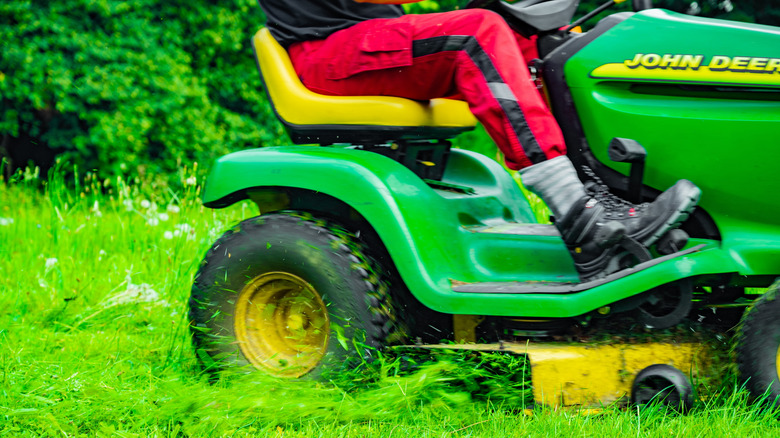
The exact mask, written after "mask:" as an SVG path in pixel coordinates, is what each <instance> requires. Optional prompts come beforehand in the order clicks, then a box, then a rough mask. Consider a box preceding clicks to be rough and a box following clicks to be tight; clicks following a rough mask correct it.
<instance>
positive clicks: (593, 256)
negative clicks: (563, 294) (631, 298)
mask: <svg viewBox="0 0 780 438" xmlns="http://www.w3.org/2000/svg"><path fill="white" fill-rule="evenodd" d="M607 213H608V211H607V210H606V209H605V207H604V205H602V204H601V203H600V202H598V201H597V200H596V199H594V198H587V197H586V198H581V199H580V200H578V201H577V202H576V203H575V204H574V205H573V206H572V208H571V209H570V210H569V212H568V213H567V214H565V215H564V216H563V218H561V219H560V220H557V221H556V222H555V225H556V227H557V228H558V231H560V233H561V237H562V238H563V242H564V243H565V244H566V247H567V248H568V249H569V252H570V253H571V256H572V259H574V266H575V268H576V269H577V272H578V273H579V274H580V280H581V281H583V282H585V281H588V280H593V279H596V278H599V277H602V276H604V275H606V274H608V272H606V271H605V269H606V268H607V266H608V264H609V262H610V260H611V259H612V258H613V257H614V256H615V254H616V252H617V247H616V246H615V245H616V244H617V243H618V242H620V240H621V239H622V238H623V236H625V234H626V227H625V225H623V224H622V223H620V222H618V221H607V220H605V218H606V217H607Z"/></svg>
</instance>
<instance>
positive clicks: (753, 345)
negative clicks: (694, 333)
mask: <svg viewBox="0 0 780 438" xmlns="http://www.w3.org/2000/svg"><path fill="white" fill-rule="evenodd" d="M779 290H780V279H778V280H777V281H775V283H774V284H773V285H772V286H771V287H770V288H769V290H767V291H766V292H765V293H764V294H763V295H762V296H761V297H759V298H758V299H756V300H755V301H754V302H753V304H752V305H751V306H750V307H749V308H748V310H747V311H746V312H745V314H744V315H743V316H742V322H741V323H740V325H739V329H738V331H737V344H736V348H735V352H736V356H737V368H738V370H739V376H740V378H741V379H742V381H743V382H744V383H745V387H746V388H747V389H748V391H750V394H751V395H752V396H753V397H755V398H762V397H764V396H765V397H766V400H767V401H768V402H770V403H773V404H775V405H778V404H780V318H779V317H778V316H780V299H778V298H780V297H778V291H779Z"/></svg>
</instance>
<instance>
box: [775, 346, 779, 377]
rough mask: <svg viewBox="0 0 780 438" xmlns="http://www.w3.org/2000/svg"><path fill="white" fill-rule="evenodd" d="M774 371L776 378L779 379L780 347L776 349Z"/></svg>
mask: <svg viewBox="0 0 780 438" xmlns="http://www.w3.org/2000/svg"><path fill="white" fill-rule="evenodd" d="M775 369H776V371H777V376H778V377H780V346H778V347H777V354H776V355H775Z"/></svg>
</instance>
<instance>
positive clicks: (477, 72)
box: [289, 9, 566, 170]
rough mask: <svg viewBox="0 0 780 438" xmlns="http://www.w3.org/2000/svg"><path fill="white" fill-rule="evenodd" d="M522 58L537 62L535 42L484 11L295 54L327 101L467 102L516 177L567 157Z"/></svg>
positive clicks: (350, 36)
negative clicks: (349, 98) (348, 97)
mask: <svg viewBox="0 0 780 438" xmlns="http://www.w3.org/2000/svg"><path fill="white" fill-rule="evenodd" d="M521 46H522V47H521ZM523 52H525V53H526V56H529V57H536V49H535V47H534V44H533V41H529V40H527V39H524V38H522V37H518V36H517V35H515V33H514V32H512V30H511V29H510V28H509V26H507V24H506V22H504V20H503V19H502V18H501V17H500V16H499V15H498V14H496V13H494V12H491V11H486V10H483V9H467V10H461V11H453V12H444V13H438V14H425V15H405V16H402V17H400V18H393V19H375V20H369V21H364V22H362V23H359V24H356V25H354V26H352V27H350V28H348V29H344V30H341V31H338V32H336V33H334V34H332V35H330V36H329V37H328V38H326V39H324V40H315V41H306V42H302V43H297V44H293V45H292V46H291V47H290V48H289V53H290V57H291V59H292V62H293V65H294V66H295V70H296V72H297V73H298V76H300V78H301V80H302V81H303V83H304V84H305V85H306V86H307V87H308V88H309V89H311V90H312V91H315V92H318V93H321V94H330V95H342V96H345V95H353V96H354V95H374V96H377V95H384V96H398V97H405V98H408V99H415V100H428V99H432V98H437V97H455V98H459V99H462V100H465V101H466V102H467V103H468V104H469V108H470V109H471V111H472V112H473V113H474V115H475V116H476V117H477V119H478V120H479V121H480V122H481V123H482V124H483V126H484V127H485V129H486V130H487V132H488V134H490V137H491V138H492V139H493V141H495V142H496V144H497V145H498V147H499V149H500V150H501V151H502V152H503V154H504V157H505V159H506V163H507V165H508V166H509V168H511V169H515V170H517V169H521V168H523V167H527V166H530V165H533V164H536V163H539V162H541V161H544V160H547V159H550V158H555V157H557V156H560V155H564V154H565V153H566V146H565V144H564V142H563V135H562V134H561V130H560V128H559V127H558V124H557V123H556V121H555V119H554V118H553V116H552V114H551V113H550V110H549V109H548V108H547V106H546V105H545V103H544V101H543V99H542V98H541V95H540V94H539V92H538V91H537V90H536V87H535V85H534V84H533V82H532V81H531V77H530V74H529V72H528V68H527V63H526V59H527V58H526V56H524V55H523Z"/></svg>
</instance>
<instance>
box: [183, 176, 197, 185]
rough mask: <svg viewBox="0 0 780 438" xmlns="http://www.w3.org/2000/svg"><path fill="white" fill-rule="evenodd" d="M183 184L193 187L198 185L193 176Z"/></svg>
mask: <svg viewBox="0 0 780 438" xmlns="http://www.w3.org/2000/svg"><path fill="white" fill-rule="evenodd" d="M184 183H185V184H187V185H188V186H194V185H195V184H197V183H198V179H197V178H195V177H194V176H191V177H189V178H187V179H186V180H185V181H184Z"/></svg>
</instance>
